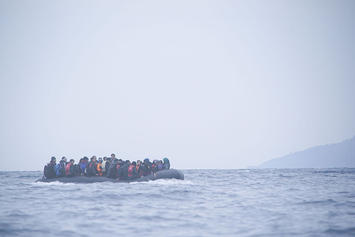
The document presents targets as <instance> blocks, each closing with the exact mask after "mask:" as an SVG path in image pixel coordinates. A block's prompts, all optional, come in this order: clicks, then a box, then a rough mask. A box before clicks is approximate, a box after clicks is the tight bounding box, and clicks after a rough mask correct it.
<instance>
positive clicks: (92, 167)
mask: <svg viewBox="0 0 355 237" xmlns="http://www.w3.org/2000/svg"><path fill="white" fill-rule="evenodd" d="M86 174H87V176H96V174H97V170H96V162H94V161H90V162H89V164H88V166H87V167H86Z"/></svg>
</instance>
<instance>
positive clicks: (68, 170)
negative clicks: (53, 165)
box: [65, 162, 71, 175]
mask: <svg viewBox="0 0 355 237" xmlns="http://www.w3.org/2000/svg"><path fill="white" fill-rule="evenodd" d="M70 166H71V162H69V163H68V164H67V165H66V166H65V175H70Z"/></svg>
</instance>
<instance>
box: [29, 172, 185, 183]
mask: <svg viewBox="0 0 355 237" xmlns="http://www.w3.org/2000/svg"><path fill="white" fill-rule="evenodd" d="M157 179H181V180H183V179H184V174H183V173H182V172H181V171H179V170H175V169H169V170H161V171H158V172H156V173H155V174H151V175H148V176H143V177H140V178H136V179H130V180H117V179H110V178H107V177H101V176H93V177H87V176H75V177H60V178H53V179H46V178H44V177H43V178H41V179H38V180H37V181H36V182H46V183H50V182H62V183H97V182H114V183H129V182H144V181H150V180H157Z"/></svg>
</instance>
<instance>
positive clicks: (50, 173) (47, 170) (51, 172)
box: [43, 156, 57, 179]
mask: <svg viewBox="0 0 355 237" xmlns="http://www.w3.org/2000/svg"><path fill="white" fill-rule="evenodd" d="M56 160H57V159H56V158H55V157H54V156H52V157H51V161H50V162H49V163H48V164H47V165H46V166H44V169H43V175H44V177H46V178H47V179H53V178H55V177H56V172H55V165H56Z"/></svg>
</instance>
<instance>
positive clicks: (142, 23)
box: [0, 0, 355, 170]
mask: <svg viewBox="0 0 355 237" xmlns="http://www.w3.org/2000/svg"><path fill="white" fill-rule="evenodd" d="M354 10H355V2H354V1H316V0H315V1H303V0H302V1H297V2H294V1H276V0H275V1H271V2H270V1H268V2H261V1H259V2H258V1H236V2H230V1H194V2H187V1H173V2H169V3H168V2H164V1H150V2H140V1H138V2H122V1H118V2H117V1H104V2H99V1H75V2H69V1H51V2H48V1H31V2H25V1H23V2H20V1H1V3H0V31H1V37H0V50H1V54H0V62H1V64H0V65H1V67H0V111H1V118H0V128H1V135H0V141H1V149H0V160H1V163H2V165H1V167H0V170H42V169H43V166H44V165H45V164H46V163H47V162H48V161H49V159H50V157H51V156H56V157H57V159H58V158H60V157H62V156H66V157H67V158H69V159H71V158H73V159H75V160H76V162H77V161H79V159H80V158H82V157H83V156H92V155H96V156H109V155H110V154H111V153H115V154H116V155H117V156H118V158H122V159H125V160H126V159H129V160H137V159H140V160H142V159H144V158H146V157H148V158H150V159H162V158H163V157H168V158H169V159H170V162H171V165H172V167H175V168H179V169H188V168H193V169H199V168H218V169H223V168H227V169H229V168H247V167H250V166H255V165H259V164H261V163H263V162H265V161H267V160H270V159H273V158H276V157H281V156H284V155H287V154H289V153H292V152H297V151H301V150H304V149H307V148H310V147H314V146H318V145H324V144H332V143H337V142H340V141H343V140H345V139H348V138H351V137H353V136H354V135H355V123H354V121H355V104H354V102H355V93H354V91H355V78H354V75H355V59H354V55H355V46H354V44H353V42H355V21H354V14H353V13H354Z"/></svg>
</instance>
